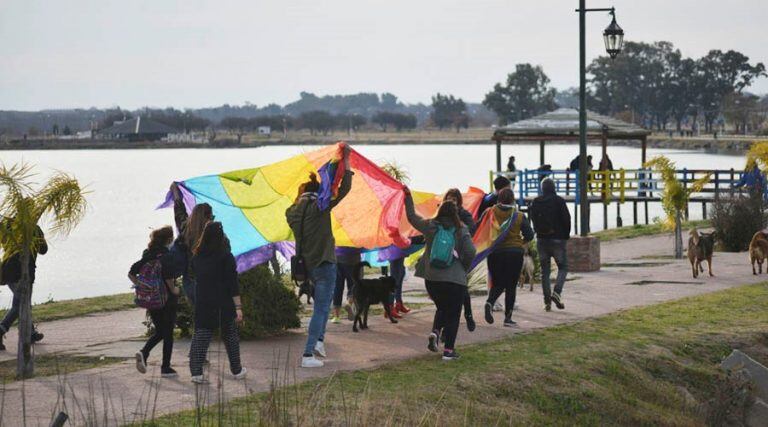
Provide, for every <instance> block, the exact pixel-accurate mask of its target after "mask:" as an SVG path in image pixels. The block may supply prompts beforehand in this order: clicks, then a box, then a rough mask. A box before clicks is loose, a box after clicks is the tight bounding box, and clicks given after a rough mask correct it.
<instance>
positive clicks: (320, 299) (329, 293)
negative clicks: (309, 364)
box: [304, 262, 336, 355]
mask: <svg viewBox="0 0 768 427" xmlns="http://www.w3.org/2000/svg"><path fill="white" fill-rule="evenodd" d="M309 277H310V279H311V280H312V283H314V284H315V305H314V307H313V309H312V318H311V319H310V320H309V330H308V331H307V345H306V347H304V354H305V355H308V354H313V352H314V350H315V344H317V341H323V339H324V338H325V326H326V325H327V324H328V316H329V314H330V312H331V300H332V299H333V292H334V290H335V289H336V264H332V263H330V262H324V263H322V264H320V265H319V266H317V267H316V268H313V269H312V270H311V271H310V272H309Z"/></svg>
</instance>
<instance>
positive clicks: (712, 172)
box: [489, 169, 768, 228]
mask: <svg viewBox="0 0 768 427" xmlns="http://www.w3.org/2000/svg"><path fill="white" fill-rule="evenodd" d="M743 173H744V172H743V171H739V170H734V169H679V170H677V171H675V174H676V176H677V179H678V181H680V182H681V183H682V184H683V186H685V187H687V186H690V185H692V184H693V183H694V182H696V181H697V180H699V179H701V178H702V177H705V176H709V179H708V181H707V183H706V184H705V185H704V187H703V188H702V189H701V190H700V191H697V192H694V193H692V194H691V197H690V200H689V203H701V206H702V216H703V218H705V219H706V217H707V203H712V202H713V201H714V199H715V196H716V194H717V193H718V192H720V191H728V190H731V189H737V187H736V186H737V185H738V183H739V182H740V180H741V178H742V175H743ZM499 175H503V176H506V177H508V178H510V179H511V180H512V181H513V183H514V186H513V190H514V191H515V194H516V196H517V201H518V204H519V205H520V206H521V207H525V206H527V205H528V204H530V202H531V201H532V200H533V199H534V198H535V197H537V196H538V195H539V192H540V183H541V181H542V180H543V179H544V178H546V177H549V178H551V179H552V180H553V181H554V183H555V189H556V191H557V194H559V195H560V196H563V197H564V198H565V199H566V200H567V201H568V202H572V203H574V204H576V205H578V204H579V203H581V200H580V195H579V193H580V192H579V172H578V171H570V170H538V169H523V170H519V171H516V172H494V171H491V172H490V174H489V178H490V180H491V183H492V182H493V179H494V178H495V177H496V176H499ZM587 185H588V191H587V194H588V199H589V200H588V203H602V204H603V205H604V206H603V212H604V225H605V227H606V228H607V223H608V220H607V218H608V214H607V209H608V205H609V204H610V203H617V208H616V209H617V224H618V226H621V225H622V221H621V214H620V212H621V211H620V208H619V205H621V204H623V203H625V202H630V203H632V204H633V214H634V223H635V224H637V223H638V218H637V204H638V203H642V204H644V205H645V223H646V224H647V223H648V220H649V219H648V203H649V202H660V201H661V196H662V192H663V191H664V182H663V181H662V180H661V174H660V173H659V172H656V171H653V170H651V169H616V170H610V171H598V170H592V171H589V176H588V177H587ZM762 190H763V197H765V198H766V199H768V188H763V189H762ZM737 191H738V190H737ZM576 212H578V209H576ZM685 217H686V218H687V217H688V207H686V210H685Z"/></svg>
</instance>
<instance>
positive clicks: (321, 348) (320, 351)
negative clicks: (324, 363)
mask: <svg viewBox="0 0 768 427" xmlns="http://www.w3.org/2000/svg"><path fill="white" fill-rule="evenodd" d="M315 354H317V355H318V356H320V357H325V356H326V353H325V343H324V342H322V341H318V342H316V343H315Z"/></svg>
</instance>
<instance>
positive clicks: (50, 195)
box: [0, 164, 86, 378]
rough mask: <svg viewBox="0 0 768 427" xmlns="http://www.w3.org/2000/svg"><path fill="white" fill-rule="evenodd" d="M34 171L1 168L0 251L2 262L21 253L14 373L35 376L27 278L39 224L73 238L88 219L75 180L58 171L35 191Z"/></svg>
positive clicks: (82, 193) (29, 280) (20, 375)
mask: <svg viewBox="0 0 768 427" xmlns="http://www.w3.org/2000/svg"><path fill="white" fill-rule="evenodd" d="M34 177H35V175H34V174H33V173H32V167H31V166H30V165H27V164H21V165H13V166H11V167H7V166H5V165H4V164H0V195H1V196H2V200H0V217H1V218H2V225H0V249H2V260H3V261H5V260H7V259H8V258H10V257H11V256H13V255H16V254H20V261H21V266H22V268H21V279H20V281H19V283H18V285H17V291H16V292H17V294H18V296H19V299H20V302H21V305H20V307H19V347H18V356H17V364H16V374H17V376H18V377H19V378H29V377H31V376H32V375H34V359H33V357H32V343H31V334H32V311H31V310H32V303H31V299H32V292H31V277H30V275H29V268H28V267H27V266H28V265H29V260H30V257H31V256H32V254H33V253H34V252H36V251H37V249H38V245H40V244H41V242H40V239H39V237H38V232H37V230H38V227H39V226H38V224H39V223H40V221H41V220H42V219H45V220H46V224H48V225H49V227H48V228H49V232H50V233H51V234H54V235H55V234H62V235H66V234H69V232H70V231H72V229H73V228H74V227H75V226H76V225H77V224H78V223H79V222H80V220H81V219H82V218H83V216H84V214H85V209H86V201H85V192H84V191H83V189H82V188H81V187H80V183H79V182H78V181H77V180H76V179H75V178H73V177H71V176H69V175H67V174H65V173H63V172H56V173H54V174H53V176H52V177H51V178H50V179H49V180H48V182H46V183H45V185H43V186H42V188H39V189H37V190H36V189H35V188H33V184H34V183H33V182H32V179H33V178H34Z"/></svg>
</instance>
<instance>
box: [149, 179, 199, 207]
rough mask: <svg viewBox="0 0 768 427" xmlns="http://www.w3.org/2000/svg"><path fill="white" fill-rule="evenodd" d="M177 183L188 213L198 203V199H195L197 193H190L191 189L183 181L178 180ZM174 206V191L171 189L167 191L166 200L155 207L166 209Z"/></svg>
mask: <svg viewBox="0 0 768 427" xmlns="http://www.w3.org/2000/svg"><path fill="white" fill-rule="evenodd" d="M176 184H179V191H180V192H181V197H182V199H184V206H185V207H186V208H187V213H191V212H192V208H194V207H195V205H196V204H197V200H196V199H195V195H194V194H192V193H190V192H189V190H187V188H186V187H184V183H183V182H176ZM172 207H173V193H171V191H170V190H168V192H167V193H165V200H164V201H163V203H161V204H160V205H159V206H158V207H156V208H155V209H156V210H157V209H165V208H172Z"/></svg>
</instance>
